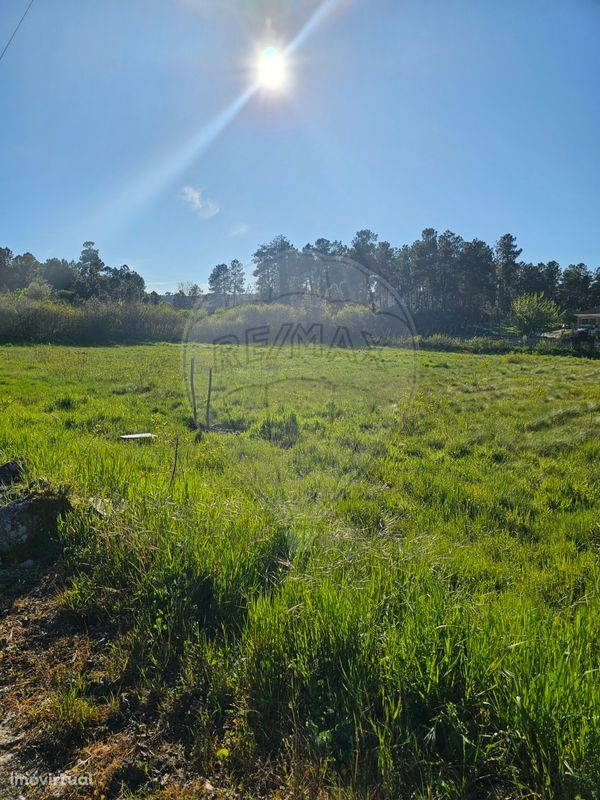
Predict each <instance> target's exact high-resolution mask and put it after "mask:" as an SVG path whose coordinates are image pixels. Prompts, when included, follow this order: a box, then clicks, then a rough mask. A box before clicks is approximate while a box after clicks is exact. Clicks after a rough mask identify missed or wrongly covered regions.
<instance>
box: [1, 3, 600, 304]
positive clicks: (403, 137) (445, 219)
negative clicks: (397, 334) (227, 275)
mask: <svg viewBox="0 0 600 800" xmlns="http://www.w3.org/2000/svg"><path fill="white" fill-rule="evenodd" d="M25 6H26V0H2V2H1V4H0V46H3V45H4V43H5V41H6V40H7V39H8V37H9V36H10V34H11V33H12V31H13V29H14V27H15V25H16V23H17V22H18V20H19V18H20V16H21V15H22V13H23V11H24V9H25ZM319 8H321V12H322V13H321V14H320V16H319V17H318V19H317V23H316V24H314V25H312V26H311V27H310V29H309V31H308V33H307V35H306V36H305V37H304V38H303V41H302V42H301V43H300V44H299V46H298V47H297V48H296V50H295V51H294V53H293V56H290V59H289V61H290V63H289V71H290V81H289V85H288V86H287V88H286V90H285V91H282V92H273V93H266V92H264V91H259V92H257V93H255V94H253V95H252V96H251V97H250V98H249V99H248V98H246V102H242V101H241V100H240V98H241V97H242V96H243V95H244V92H246V91H247V89H248V87H249V86H250V85H251V83H252V81H253V72H252V67H253V64H254V63H255V61H256V52H257V48H258V47H260V46H265V45H266V44H269V43H271V42H275V43H276V44H278V45H279V46H281V45H286V44H287V43H289V42H290V41H292V40H293V39H294V37H295V36H296V35H297V33H298V32H299V31H300V30H302V29H303V26H305V24H306V22H307V20H309V19H310V18H311V15H312V14H314V13H315V12H318V10H319ZM599 42H600V2H599V0H569V2H565V0H502V2H499V0H340V2H337V3H336V2H335V1H334V0H327V2H326V3H325V5H323V3H319V2H318V1H317V0H245V1H244V0H238V1H237V2H234V0H102V2H98V0H36V2H35V3H34V5H33V7H32V9H31V12H30V14H29V15H28V17H27V18H26V20H25V22H24V23H23V26H22V27H21V29H20V31H19V32H18V34H17V36H16V37H15V40H14V41H13V43H12V45H11V47H10V48H9V50H8V51H7V53H6V55H5V57H4V59H3V61H2V62H0V99H1V115H2V123H1V124H0V246H4V245H6V246H9V247H11V249H12V250H13V251H15V252H23V251H25V250H30V251H31V252H33V253H34V254H35V255H36V256H37V257H38V258H40V259H45V258H48V257H50V256H54V255H56V256H61V257H67V258H76V257H77V256H78V254H79V251H80V249H81V243H82V242H83V241H84V240H85V239H92V240H94V241H96V243H97V245H98V246H99V247H100V252H101V255H102V256H103V258H104V260H105V261H106V262H107V263H109V264H111V265H113V266H117V265H120V264H123V263H127V264H129V265H130V266H132V267H133V268H135V269H137V270H138V271H139V272H141V274H142V275H143V276H144V277H145V279H146V281H147V282H148V284H149V285H151V287H152V288H157V289H159V290H165V289H169V288H174V287H175V286H176V284H177V283H178V282H179V281H187V280H192V281H198V282H200V283H204V282H205V281H206V279H207V276H208V273H209V272H210V270H211V268H212V267H213V266H214V265H215V264H217V263H219V262H222V261H229V260H231V259H232V258H235V257H238V258H241V259H242V260H246V259H249V257H250V256H251V254H252V252H253V251H254V249H255V248H256V246H257V245H258V244H260V243H262V242H264V241H267V240H269V239H270V238H272V237H273V236H275V235H276V234H279V233H284V234H286V235H287V236H289V237H290V239H291V240H292V241H293V242H294V243H296V244H298V245H303V244H305V243H306V242H309V241H314V239H316V238H317V237H319V236H326V237H328V238H331V239H342V240H343V241H349V240H350V239H351V238H352V236H353V234H354V232H355V231H356V230H358V229H359V228H364V227H370V228H372V229H373V230H375V231H376V232H377V233H379V234H380V236H381V237H382V238H385V239H388V240H389V241H391V242H392V243H393V244H401V243H404V242H410V241H412V240H414V239H415V238H417V237H418V236H419V234H420V231H421V230H422V229H423V228H424V227H428V226H432V227H435V228H437V229H438V230H440V231H442V230H445V229H446V228H450V229H452V230H454V231H455V232H457V233H460V234H461V235H462V236H464V237H465V238H472V237H475V236H478V237H481V238H483V239H485V240H486V241H489V242H490V243H491V242H493V241H495V240H496V239H497V238H498V236H499V235H500V234H502V233H505V232H508V231H509V232H512V233H514V234H516V235H517V237H518V240H519V243H520V245H521V246H522V247H523V249H524V252H523V257H524V258H527V259H528V260H532V261H538V260H543V261H546V260H549V259H552V258H554V259H557V260H558V261H560V263H561V264H562V265H563V266H566V265H567V264H569V263H572V262H579V261H584V262H586V263H587V264H588V265H589V266H591V267H596V266H599V265H600V242H599V237H598V234H599V232H600V83H599V80H600V47H599V46H598V43H599ZM236 100H237V101H238V106H237V107H236V105H235V103H236Z"/></svg>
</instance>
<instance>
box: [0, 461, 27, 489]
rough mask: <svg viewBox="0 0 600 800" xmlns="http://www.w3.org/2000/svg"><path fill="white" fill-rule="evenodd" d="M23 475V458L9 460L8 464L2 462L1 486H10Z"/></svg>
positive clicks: (0, 467)
mask: <svg viewBox="0 0 600 800" xmlns="http://www.w3.org/2000/svg"><path fill="white" fill-rule="evenodd" d="M22 477H23V459H22V458H16V459H15V460H14V461H7V462H6V464H0V486H10V485H11V484H13V483H17V482H18V481H20V480H21V478H22Z"/></svg>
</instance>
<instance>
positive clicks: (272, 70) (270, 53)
mask: <svg viewBox="0 0 600 800" xmlns="http://www.w3.org/2000/svg"><path fill="white" fill-rule="evenodd" d="M257 71H258V83H259V85H260V86H262V87H263V89H270V90H276V89H281V88H283V86H285V84H286V82H287V67H286V63H285V58H284V55H283V53H281V52H280V51H279V50H278V49H277V48H276V47H265V49H264V50H263V51H262V52H261V54H260V56H259V59H258V70H257Z"/></svg>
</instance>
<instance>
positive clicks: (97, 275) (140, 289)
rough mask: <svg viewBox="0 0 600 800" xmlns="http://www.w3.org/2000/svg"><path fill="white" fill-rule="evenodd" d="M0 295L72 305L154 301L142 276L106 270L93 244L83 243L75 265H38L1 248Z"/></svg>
mask: <svg viewBox="0 0 600 800" xmlns="http://www.w3.org/2000/svg"><path fill="white" fill-rule="evenodd" d="M0 292H23V293H25V294H26V296H27V297H29V298H30V299H33V300H42V299H45V298H48V297H50V296H54V298H55V299H59V300H65V301H71V302H76V301H84V300H90V299H95V300H99V301H101V302H108V301H125V302H129V303H132V302H140V301H142V300H145V299H147V298H150V299H153V298H152V295H147V294H146V285H145V283H144V279H143V278H142V276H141V275H138V273H137V272H135V271H134V270H132V269H130V268H129V267H128V266H127V265H126V264H124V265H123V266H122V267H109V266H107V265H106V264H105V263H104V262H103V261H102V259H101V258H100V255H99V252H98V249H97V248H96V247H95V246H94V242H84V244H83V250H82V251H81V256H80V257H79V260H78V261H66V260H65V259H64V258H49V259H48V260H47V261H44V262H40V261H38V260H37V258H36V257H35V256H34V255H32V254H31V253H24V254H23V255H17V256H16V255H13V253H12V251H11V250H9V248H8V247H0ZM156 300H158V295H156Z"/></svg>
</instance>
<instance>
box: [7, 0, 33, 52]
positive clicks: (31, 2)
mask: <svg viewBox="0 0 600 800" xmlns="http://www.w3.org/2000/svg"><path fill="white" fill-rule="evenodd" d="M33 2H34V0H30V3H29V5H28V6H27V8H26V9H25V13H24V14H23V16H22V17H21V19H20V20H19V23H18V25H17V27H16V28H15V29H14V31H13V32H12V36H11V37H10V39H9V40H8V42H7V43H6V44H5V46H4V50H3V51H2V53H0V61H2V59H3V58H4V54H5V53H6V51H7V50H8V48H9V47H10V45H11V42H12V40H13V39H14V38H15V36H16V35H17V31H18V30H19V28H20V27H21V25H22V24H23V20H24V19H25V17H26V16H27V14H29V9H30V8H31V6H32V5H33Z"/></svg>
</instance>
